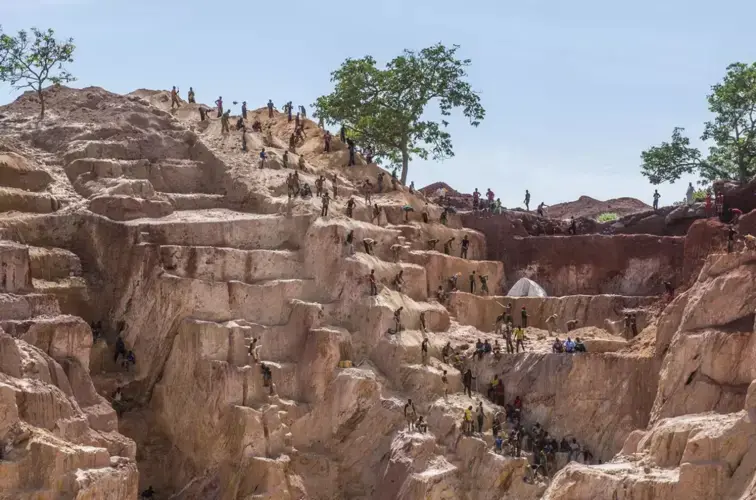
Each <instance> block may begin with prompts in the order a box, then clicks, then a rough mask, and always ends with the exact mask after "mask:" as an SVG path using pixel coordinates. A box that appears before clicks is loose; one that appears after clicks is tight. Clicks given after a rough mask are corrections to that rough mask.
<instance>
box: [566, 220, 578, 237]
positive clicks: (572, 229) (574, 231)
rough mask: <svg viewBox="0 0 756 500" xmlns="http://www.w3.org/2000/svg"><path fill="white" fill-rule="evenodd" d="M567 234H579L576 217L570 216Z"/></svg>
mask: <svg viewBox="0 0 756 500" xmlns="http://www.w3.org/2000/svg"><path fill="white" fill-rule="evenodd" d="M567 234H571V235H573V236H574V235H576V234H577V222H575V217H572V218H570V227H569V228H568V229H567Z"/></svg>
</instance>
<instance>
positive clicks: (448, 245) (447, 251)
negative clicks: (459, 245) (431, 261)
mask: <svg viewBox="0 0 756 500" xmlns="http://www.w3.org/2000/svg"><path fill="white" fill-rule="evenodd" d="M455 239H456V238H455V237H453V236H452V237H451V238H449V239H448V240H446V243H444V254H446V255H451V251H452V244H453V243H454V240H455Z"/></svg>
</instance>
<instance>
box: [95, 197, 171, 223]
mask: <svg viewBox="0 0 756 500" xmlns="http://www.w3.org/2000/svg"><path fill="white" fill-rule="evenodd" d="M89 210H91V211H92V212H94V213H96V214H99V215H103V216H105V217H107V218H109V219H112V220H117V221H128V220H135V219H142V218H155V219H159V218H161V217H165V216H167V215H170V214H171V213H172V212H173V206H172V205H171V204H170V203H168V202H167V201H164V200H158V199H144V198H139V197H134V196H129V195H122V194H115V195H99V196H97V197H95V198H93V199H92V200H91V201H90V202H89Z"/></svg>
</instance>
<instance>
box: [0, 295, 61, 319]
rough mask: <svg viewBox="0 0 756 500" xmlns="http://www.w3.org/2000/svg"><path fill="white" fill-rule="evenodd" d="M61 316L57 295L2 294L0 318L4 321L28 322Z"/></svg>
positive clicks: (0, 296) (0, 298) (0, 297)
mask: <svg viewBox="0 0 756 500" xmlns="http://www.w3.org/2000/svg"><path fill="white" fill-rule="evenodd" d="M59 314H60V307H59V305H58V298H57V297H56V296H55V295H52V294H43V293H30V294H27V295H15V294H10V293H0V318H3V319H4V320H27V319H30V318H34V317H37V316H57V315H59Z"/></svg>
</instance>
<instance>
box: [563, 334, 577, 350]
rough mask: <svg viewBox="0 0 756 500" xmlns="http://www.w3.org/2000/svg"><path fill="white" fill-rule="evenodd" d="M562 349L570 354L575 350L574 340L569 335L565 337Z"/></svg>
mask: <svg viewBox="0 0 756 500" xmlns="http://www.w3.org/2000/svg"><path fill="white" fill-rule="evenodd" d="M564 350H565V352H569V353H570V354H571V353H573V352H575V342H574V341H573V340H572V339H571V338H569V337H567V342H565V343H564Z"/></svg>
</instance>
